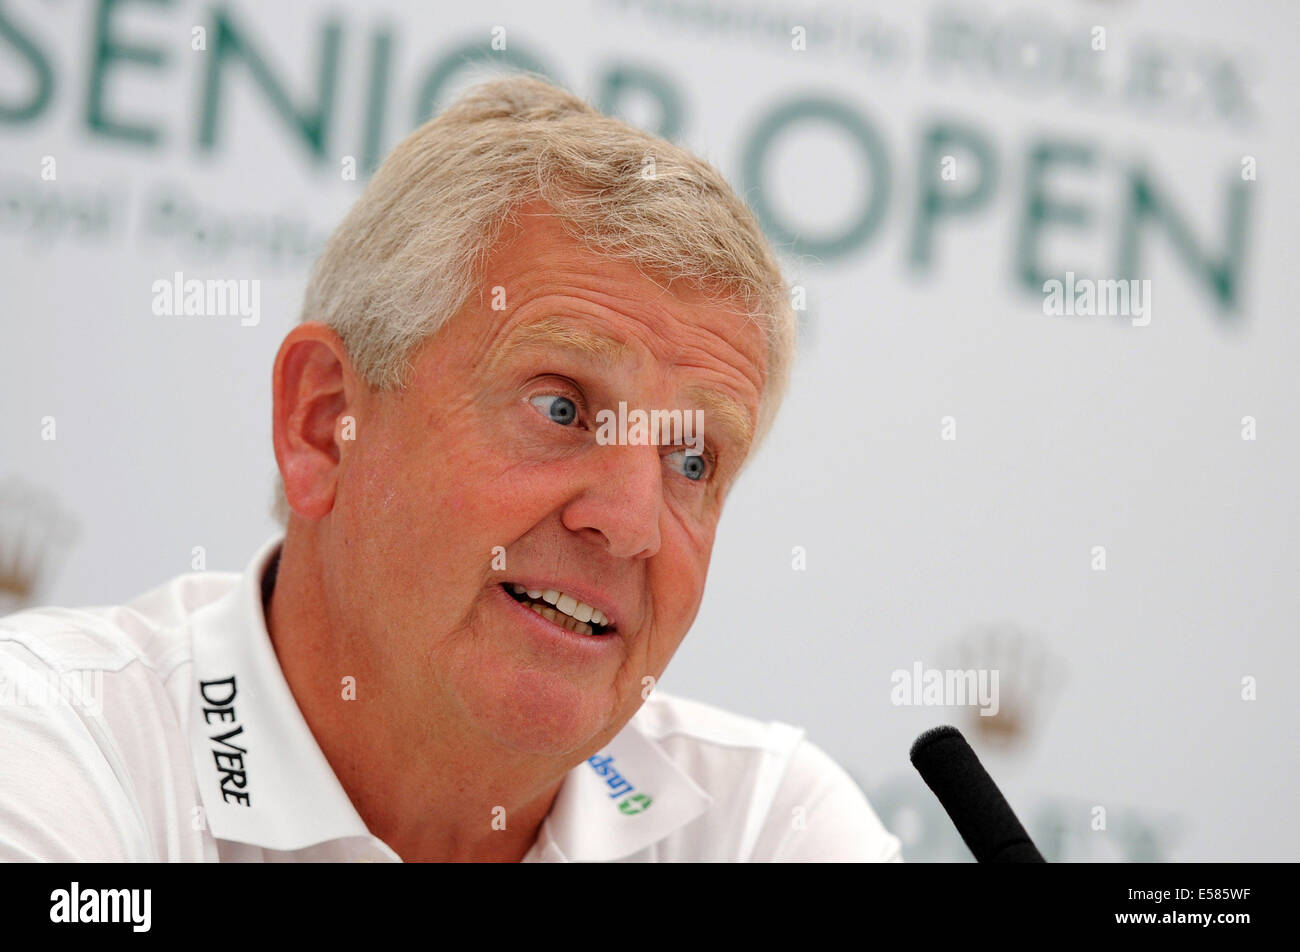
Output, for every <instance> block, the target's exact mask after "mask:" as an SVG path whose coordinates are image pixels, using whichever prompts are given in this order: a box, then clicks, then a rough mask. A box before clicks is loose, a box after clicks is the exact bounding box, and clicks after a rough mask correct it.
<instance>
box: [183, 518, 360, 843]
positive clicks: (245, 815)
mask: <svg viewBox="0 0 1300 952" xmlns="http://www.w3.org/2000/svg"><path fill="white" fill-rule="evenodd" d="M281 541H282V540H280V539H279V538H277V539H273V540H271V541H269V542H267V543H266V545H264V546H263V547H262V548H261V549H260V550H258V552H257V554H256V555H255V556H254V557H253V559H252V561H251V562H250V563H249V565H248V568H247V569H246V570H245V572H244V574H243V575H242V576H241V577H240V579H239V581H238V582H237V583H236V585H235V587H234V588H233V589H232V590H231V591H230V592H228V593H227V594H226V595H225V596H224V597H222V598H220V599H218V600H217V601H215V602H213V603H211V604H210V605H207V606H205V607H204V608H202V609H200V610H199V611H197V612H195V613H194V615H193V616H192V619H191V630H192V632H193V639H194V649H193V650H194V674H193V678H192V680H191V683H190V688H189V693H190V703H191V711H190V714H191V720H190V751H191V755H192V756H193V758H194V769H195V776H196V777H197V778H198V784H199V795H200V796H201V797H202V799H203V808H204V812H205V813H206V815H207V816H206V819H207V823H208V828H209V829H210V830H211V832H212V835H213V836H215V837H216V838H217V839H224V840H234V841H236V842H240V843H250V844H252V845H255V846H260V847H263V848H264V849H272V850H297V849H304V848H306V847H308V846H312V845H314V844H316V843H322V842H325V841H326V840H333V839H341V838H344V837H358V836H359V837H370V835H371V834H370V831H369V830H367V829H366V825H365V822H364V821H363V820H362V819H361V817H360V815H359V814H358V813H357V811H356V808H355V807H353V806H352V801H351V800H349V799H348V795H347V793H346V792H345V791H344V790H343V786H342V785H341V784H340V783H339V781H338V778H337V777H336V776H335V775H334V771H333V770H332V769H331V768H330V765H329V761H327V760H326V759H325V755H324V754H323V753H321V750H320V747H319V745H317V743H316V739H315V737H313V736H312V733H311V729H310V728H309V727H308V726H307V722H306V720H304V718H303V716H302V712H301V711H300V710H299V709H298V704H297V702H296V701H295V700H294V697H293V692H292V691H291V690H290V689H289V685H288V683H287V682H286V681H285V679H284V674H283V673H282V672H281V670H280V662H279V660H278V659H277V658H276V656H275V649H274V647H273V646H272V644H271V638H270V635H269V634H268V633H267V629H266V618H265V615H264V614H263V610H262V579H263V574H264V572H265V571H266V569H267V568H268V566H270V565H271V564H272V562H273V561H274V560H275V559H276V558H277V557H278V556H279V552H280V545H281ZM232 679H233V680H232Z"/></svg>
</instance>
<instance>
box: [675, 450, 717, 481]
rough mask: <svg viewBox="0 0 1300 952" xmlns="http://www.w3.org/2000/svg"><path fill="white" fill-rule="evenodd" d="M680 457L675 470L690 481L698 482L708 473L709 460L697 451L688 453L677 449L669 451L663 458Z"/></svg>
mask: <svg viewBox="0 0 1300 952" xmlns="http://www.w3.org/2000/svg"><path fill="white" fill-rule="evenodd" d="M678 457H680V458H681V463H680V464H679V466H678V468H677V471H678V472H680V473H681V474H682V475H683V476H685V477H686V478H687V479H689V480H691V482H699V481H701V480H702V479H704V478H705V476H707V475H708V474H709V468H710V467H709V461H708V460H707V459H705V458H704V457H703V456H701V455H700V454H699V453H688V452H687V451H686V450H678V451H677V452H676V453H669V454H668V455H667V456H666V457H664V458H665V459H676V458H678Z"/></svg>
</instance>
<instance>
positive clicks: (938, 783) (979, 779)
mask: <svg viewBox="0 0 1300 952" xmlns="http://www.w3.org/2000/svg"><path fill="white" fill-rule="evenodd" d="M910 757H911V760H912V766H913V767H915V768H916V769H917V771H919V772H920V774H921V779H922V780H924V781H925V782H926V784H927V785H928V786H929V787H930V789H931V790H933V791H934V795H935V796H936V797H938V798H939V802H940V803H941V804H943V808H944V809H945V810H947V811H948V816H950V817H952V822H953V825H954V826H956V827H957V832H958V833H960V834H961V838H962V839H963V840H965V841H966V845H967V846H968V847H970V851H971V852H972V853H974V854H975V860H976V862H980V863H1045V862H1047V861H1046V860H1045V859H1043V854H1042V853H1040V852H1038V848H1037V847H1035V846H1034V844H1033V841H1032V840H1030V839H1029V834H1028V833H1026V832H1025V828H1024V827H1023V826H1021V825H1020V821H1019V820H1017V819H1016V815H1015V814H1014V813H1013V812H1011V805H1010V804H1009V803H1007V798H1006V797H1004V796H1002V791H1001V790H999V789H998V785H997V784H995V783H994V782H993V778H992V777H990V776H989V772H988V771H987V770H985V769H984V765H983V764H981V763H980V760H979V758H978V757H976V756H975V751H973V750H971V746H970V744H968V743H966V738H965V737H962V736H961V731H959V730H957V728H955V727H950V726H944V727H934V728H931V729H930V730H928V731H926V732H925V733H924V734H922V735H921V736H920V737H918V738H917V739H916V743H914V744H912V753H911V754H910Z"/></svg>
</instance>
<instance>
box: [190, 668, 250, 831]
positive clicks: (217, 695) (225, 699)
mask: <svg viewBox="0 0 1300 952" xmlns="http://www.w3.org/2000/svg"><path fill="white" fill-rule="evenodd" d="M236 693H237V688H236V686H235V676H234V675H233V674H232V675H231V676H230V677H228V678H223V679H222V680H220V681H200V682H199V695H200V696H201V697H202V698H203V700H204V701H206V702H207V703H208V704H210V705H212V706H211V707H205V708H203V720H204V722H205V723H208V724H213V723H216V724H233V725H234V727H233V728H231V729H230V730H226V731H224V732H223V731H220V730H219V731H218V733H216V734H214V735H212V737H211V738H210V740H211V741H212V743H213V745H214V746H213V748H212V759H213V760H214V761H215V762H216V764H217V773H218V774H219V775H220V777H221V799H223V800H225V801H226V802H227V803H240V804H243V805H244V806H246V807H248V806H252V795H251V794H250V792H249V790H248V774H247V772H246V770H245V768H244V755H245V754H247V753H248V750H247V749H246V748H243V747H240V746H239V745H238V744H236V743H235V739H236V738H237V737H239V735H241V734H242V733H244V727H243V725H242V724H239V723H238V722H237V721H236V720H235V694H236ZM213 715H216V721H215V722H214V721H213Z"/></svg>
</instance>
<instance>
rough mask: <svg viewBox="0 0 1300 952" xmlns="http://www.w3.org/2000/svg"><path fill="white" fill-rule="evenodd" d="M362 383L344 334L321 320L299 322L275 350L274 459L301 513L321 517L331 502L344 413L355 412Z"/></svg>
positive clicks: (291, 501) (287, 492)
mask: <svg viewBox="0 0 1300 952" xmlns="http://www.w3.org/2000/svg"><path fill="white" fill-rule="evenodd" d="M362 387H363V383H362V381H361V379H360V377H358V376H357V374H356V372H355V371H354V370H353V368H352V362H351V361H350V360H349V359H348V354H347V350H346V349H345V348H344V346H343V341H342V339H341V338H340V337H339V336H338V334H336V333H335V332H334V331H333V330H332V329H331V328H329V327H327V326H325V325H324V324H320V323H317V322H315V321H308V322H306V323H304V324H299V325H298V326H297V327H295V328H294V329H293V330H291V331H290V332H289V334H288V336H287V337H285V339H284V343H282V344H281V345H280V352H279V353H278V354H276V355H275V371H274V375H273V377H272V382H271V398H272V410H271V419H272V438H273V440H274V442H275V461H276V463H277V464H278V465H279V467H280V476H281V478H282V479H283V480H284V495H285V498H286V499H287V500H288V503H289V508H290V509H292V510H293V511H294V512H295V513H297V514H298V515H300V516H302V517H303V518H306V519H321V518H323V517H324V516H327V515H329V513H330V510H332V509H333V508H334V492H335V488H336V486H337V484H338V472H339V457H340V454H341V452H342V449H343V440H342V438H341V437H342V432H343V427H344V425H345V421H344V417H347V416H348V415H349V414H352V415H354V416H355V414H356V410H357V407H356V401H357V397H358V396H359V393H360V390H361V388H362Z"/></svg>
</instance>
